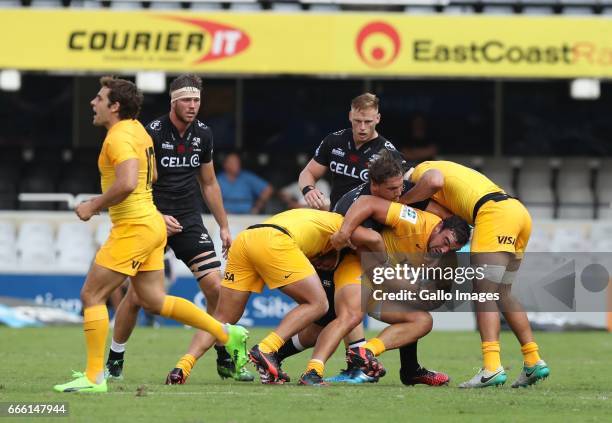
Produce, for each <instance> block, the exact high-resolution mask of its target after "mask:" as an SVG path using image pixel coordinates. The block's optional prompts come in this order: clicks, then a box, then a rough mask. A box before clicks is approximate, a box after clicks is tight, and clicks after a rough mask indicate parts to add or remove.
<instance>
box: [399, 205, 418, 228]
mask: <svg viewBox="0 0 612 423" xmlns="http://www.w3.org/2000/svg"><path fill="white" fill-rule="evenodd" d="M400 219H403V220H407V221H408V222H410V223H412V224H413V225H414V224H416V222H417V212H416V211H415V210H414V209H413V208H412V207H408V206H402V210H401V211H400Z"/></svg>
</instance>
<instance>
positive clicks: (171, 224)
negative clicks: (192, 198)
mask: <svg viewBox="0 0 612 423" xmlns="http://www.w3.org/2000/svg"><path fill="white" fill-rule="evenodd" d="M162 216H164V222H165V223H166V233H167V234H168V236H172V235H174V234H178V233H179V232H183V226H181V224H180V222H179V221H178V220H176V219H175V218H174V217H172V216H168V215H167V214H164V215H162Z"/></svg>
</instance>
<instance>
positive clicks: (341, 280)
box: [281, 149, 449, 386]
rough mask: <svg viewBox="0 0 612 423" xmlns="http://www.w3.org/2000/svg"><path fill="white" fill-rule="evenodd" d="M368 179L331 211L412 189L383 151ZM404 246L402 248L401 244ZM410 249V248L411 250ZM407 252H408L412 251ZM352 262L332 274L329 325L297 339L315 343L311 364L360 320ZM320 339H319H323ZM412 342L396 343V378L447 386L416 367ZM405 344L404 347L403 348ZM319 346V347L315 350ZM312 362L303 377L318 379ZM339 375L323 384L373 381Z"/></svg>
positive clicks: (444, 379) (375, 225)
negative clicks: (398, 349) (367, 198)
mask: <svg viewBox="0 0 612 423" xmlns="http://www.w3.org/2000/svg"><path fill="white" fill-rule="evenodd" d="M368 178H369V182H367V183H364V184H362V185H360V186H358V187H357V188H354V189H353V190H351V191H349V192H348V193H346V194H345V195H344V196H342V198H341V199H340V200H339V201H338V202H337V203H336V206H335V208H334V211H335V212H337V213H340V214H342V215H344V214H346V212H347V211H348V210H349V208H350V206H351V205H352V204H353V203H354V202H355V201H356V200H357V198H359V197H360V196H362V195H375V196H377V197H381V198H384V199H386V200H389V201H397V200H398V199H399V197H400V195H401V194H402V193H403V192H406V191H407V190H408V189H410V188H411V187H412V186H413V184H412V183H410V182H408V181H404V179H403V168H402V165H401V164H400V162H399V161H398V160H397V159H396V157H395V156H394V155H393V154H392V153H391V152H389V151H388V150H386V149H382V150H381V151H379V152H378V154H377V158H376V160H374V161H373V162H371V164H370V166H369V176H368ZM411 206H412V207H415V208H418V209H421V210H426V209H427V208H428V207H429V210H432V209H435V207H436V206H437V204H435V203H434V202H431V204H430V202H429V201H428V200H426V201H421V202H419V203H415V204H411ZM424 216H426V217H427V216H430V217H433V215H430V214H427V215H424ZM424 220H426V219H424V218H423V219H421V221H424ZM362 226H364V227H367V228H371V229H374V230H375V231H377V232H380V231H381V230H382V229H383V227H384V224H383V223H379V222H377V221H375V220H373V219H368V220H367V221H366V222H363V223H362ZM434 226H435V225H431V227H429V229H432V228H433V227H434ZM422 229H423V228H420V229H418V230H417V228H416V227H414V228H411V231H412V232H414V231H415V230H417V232H418V231H422ZM412 232H411V233H412ZM421 244H422V242H421ZM422 245H424V244H422ZM404 247H406V246H405V245H404ZM412 248H413V249H414V247H412ZM410 251H412V249H411V250H410ZM354 262H355V260H354V256H353V255H352V254H351V255H348V256H347V257H345V259H344V260H343V262H342V263H341V264H340V266H339V267H338V269H336V272H335V273H334V274H333V281H334V285H333V287H332V289H330V291H332V292H331V295H328V299H329V302H330V307H333V306H332V304H333V305H335V313H334V314H333V316H334V318H332V319H331V320H330V321H329V322H324V323H325V324H324V325H323V326H325V328H324V329H323V328H322V327H321V326H320V325H311V326H310V327H309V328H307V329H306V330H304V331H303V332H301V333H300V334H299V336H298V338H297V339H298V340H299V342H300V344H301V346H302V347H303V348H307V347H310V346H313V345H314V343H315V342H316V343H317V347H315V351H314V352H313V360H314V361H319V362H324V361H325V360H326V359H327V356H326V353H327V350H328V349H329V345H331V346H333V347H334V348H335V347H336V346H337V342H335V338H336V337H337V336H338V333H341V335H340V337H342V336H343V335H344V334H345V333H346V331H347V330H350V329H352V328H353V327H355V325H356V324H358V323H360V322H361V319H362V318H363V313H362V312H361V307H360V296H361V294H360V289H361V288H360V285H361V284H360V275H361V273H360V271H359V270H360V269H357V271H356V272H355V271H353V267H354V266H352V265H353V264H355V263H354ZM357 264H358V262H357ZM357 267H359V266H357ZM328 294H329V293H328ZM409 317H410V316H409ZM347 328H348V329H347ZM319 333H321V336H319ZM321 337H323V339H322V338H321ZM328 339H329V340H328ZM416 339H418V337H415V338H414V339H412V340H410V341H415V342H413V343H412V342H410V341H407V342H406V343H404V344H400V345H402V348H403V349H402V351H401V353H400V354H401V357H402V368H401V369H400V378H401V380H402V382H403V383H404V384H407V385H414V384H418V383H423V384H428V385H432V386H441V385H444V384H447V383H448V381H449V377H448V375H446V374H444V373H441V372H435V371H430V370H428V369H426V368H424V367H421V366H420V364H419V362H418V359H417V349H416ZM405 344H408V345H406V346H404V345H405ZM319 345H321V346H322V347H319ZM321 348H322V349H323V353H321V352H320V351H318V350H319V349H321ZM291 352H292V351H291V349H290V348H285V349H284V350H283V351H281V353H285V354H282V355H281V358H282V359H284V358H286V357H288V356H289V355H286V354H288V353H291ZM313 363H314V362H311V363H310V364H311V367H309V368H307V370H306V372H305V374H308V372H309V371H311V370H313V369H315V368H316V369H317V372H318V376H319V378H320V376H322V369H321V368H320V366H316V363H314V364H313ZM311 376H313V375H311ZM341 376H346V378H342V379H341V380H338V379H340V378H338V377H334V378H329V379H327V381H331V382H338V381H341V382H349V383H361V382H374V381H375V378H371V377H368V376H366V375H365V374H363V372H360V371H357V370H355V369H352V368H350V366H349V369H347V370H343V371H342V372H341ZM310 379H313V380H316V379H317V378H316V377H314V378H313V377H311V378H310ZM305 382H308V384H311V383H310V382H312V380H311V381H305ZM315 384H316V383H315Z"/></svg>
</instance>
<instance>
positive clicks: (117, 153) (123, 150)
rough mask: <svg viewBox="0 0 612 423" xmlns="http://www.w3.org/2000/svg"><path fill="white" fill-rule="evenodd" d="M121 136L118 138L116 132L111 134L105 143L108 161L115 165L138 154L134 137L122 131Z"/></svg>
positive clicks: (137, 156)
mask: <svg viewBox="0 0 612 423" xmlns="http://www.w3.org/2000/svg"><path fill="white" fill-rule="evenodd" d="M121 135H123V138H122V139H120V138H119V136H118V134H116V133H115V134H111V135H110V136H109V138H108V141H107V145H106V155H107V157H108V161H109V162H110V164H112V165H113V166H117V165H118V164H119V163H122V162H124V161H126V160H129V159H138V158H139V155H138V153H137V152H136V147H135V145H134V144H135V143H134V138H133V137H132V136H131V134H126V133H123V134H121Z"/></svg>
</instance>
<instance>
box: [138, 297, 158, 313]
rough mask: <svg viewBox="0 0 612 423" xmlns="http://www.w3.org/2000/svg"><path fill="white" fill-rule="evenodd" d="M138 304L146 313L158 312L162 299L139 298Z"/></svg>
mask: <svg viewBox="0 0 612 423" xmlns="http://www.w3.org/2000/svg"><path fill="white" fill-rule="evenodd" d="M140 305H141V306H142V308H143V309H144V310H145V311H146V312H147V313H151V314H160V313H161V311H162V306H163V301H158V300H153V299H140Z"/></svg>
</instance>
